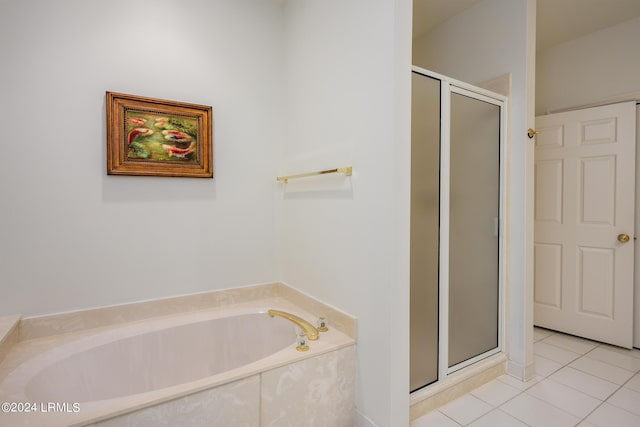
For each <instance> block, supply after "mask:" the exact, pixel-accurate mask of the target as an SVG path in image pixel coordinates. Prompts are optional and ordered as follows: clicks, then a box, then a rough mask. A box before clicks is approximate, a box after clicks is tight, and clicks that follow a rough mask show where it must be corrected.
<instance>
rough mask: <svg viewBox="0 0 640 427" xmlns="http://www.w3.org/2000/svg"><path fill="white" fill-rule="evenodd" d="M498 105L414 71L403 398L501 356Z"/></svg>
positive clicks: (476, 91)
mask: <svg viewBox="0 0 640 427" xmlns="http://www.w3.org/2000/svg"><path fill="white" fill-rule="evenodd" d="M505 103H506V99H505V98H504V97H503V96H501V95H498V94H494V93H492V92H489V91H486V90H483V89H480V88H476V87H474V86H471V85H468V84H465V83H461V82H458V81H455V80H453V79H449V78H447V77H445V76H441V75H438V74H435V73H432V72H430V71H427V70H424V69H421V68H418V67H414V69H413V77H412V134H411V306H410V308H411V319H410V322H411V323H410V324H411V335H410V340H411V349H410V391H411V392H413V391H416V390H419V389H421V388H423V387H425V386H427V385H429V384H432V383H434V382H437V381H438V380H442V379H444V378H446V376H447V375H450V374H452V373H453V372H455V371H458V370H460V369H462V368H464V367H466V366H469V365H471V364H473V363H475V362H477V361H479V360H482V359H484V358H486V357H489V356H491V355H493V354H496V353H499V352H500V351H501V346H502V309H501V300H502V282H503V276H504V274H503V262H502V261H501V254H502V241H503V238H502V237H503V236H502V234H503V233H502V230H503V228H504V227H503V218H504V215H503V203H502V200H503V195H504V188H503V187H504V185H503V184H504V179H503V174H504V170H505V168H504V158H505V156H504V153H503V147H504V144H503V138H504V124H505V114H506V110H505Z"/></svg>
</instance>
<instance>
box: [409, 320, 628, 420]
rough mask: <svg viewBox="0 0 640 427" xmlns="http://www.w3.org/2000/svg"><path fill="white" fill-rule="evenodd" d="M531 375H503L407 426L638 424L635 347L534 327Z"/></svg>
mask: <svg viewBox="0 0 640 427" xmlns="http://www.w3.org/2000/svg"><path fill="white" fill-rule="evenodd" d="M534 339H535V343H534V353H535V363H536V377H535V378H534V379H532V380H531V381H529V382H527V383H523V382H520V381H518V380H517V379H515V378H513V377H510V376H508V375H503V376H501V377H499V378H497V379H495V380H493V381H491V382H489V383H487V384H485V385H483V386H482V387H480V388H477V389H475V390H473V391H472V392H471V393H469V394H466V395H464V396H462V397H460V398H458V399H456V400H454V401H453V402H450V403H448V404H447V405H445V406H442V407H440V408H439V409H437V410H435V411H432V412H430V413H428V414H426V415H424V416H423V417H420V418H418V419H417V420H415V421H413V422H412V423H411V427H458V426H473V427H485V426H486V427H524V426H534V427H538V426H539V427H565V426H581V427H593V426H600V427H626V426H629V427H640V350H637V349H634V350H625V349H621V348H618V347H613V346H610V345H607V344H601V343H598V342H594V341H589V340H586V339H582V338H577V337H574V336H570V335H565V334H561V333H559V332H554V331H549V330H546V329H540V328H535V330H534Z"/></svg>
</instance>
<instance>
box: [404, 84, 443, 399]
mask: <svg viewBox="0 0 640 427" xmlns="http://www.w3.org/2000/svg"><path fill="white" fill-rule="evenodd" d="M440 85H441V83H440V80H437V79H434V78H430V77H426V76H423V75H420V74H416V73H413V81H412V98H411V99H412V101H411V104H412V105H411V107H412V108H411V111H412V113H411V261H410V262H411V285H410V286H411V304H410V312H411V319H410V322H411V328H410V329H411V331H410V340H411V345H410V389H411V391H414V390H417V389H419V388H422V387H424V386H426V385H428V384H431V383H432V382H434V381H437V380H438V259H439V255H438V251H439V245H438V233H439V218H440Z"/></svg>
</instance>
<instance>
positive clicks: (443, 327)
mask: <svg viewBox="0 0 640 427" xmlns="http://www.w3.org/2000/svg"><path fill="white" fill-rule="evenodd" d="M412 71H413V72H414V73H417V74H421V75H423V76H425V77H430V78H435V79H437V80H440V83H441V89H440V90H441V93H440V95H441V96H440V102H441V104H440V147H441V148H440V236H439V238H440V247H439V255H440V260H439V279H438V287H439V307H438V325H439V326H438V335H439V338H438V380H437V381H435V382H434V383H432V384H430V385H429V386H426V387H424V388H422V389H419V390H417V391H415V392H413V393H412V395H414V394H417V393H421V392H422V391H423V390H425V389H429V388H430V387H432V386H434V385H436V384H438V383H440V382H442V381H443V380H445V379H447V377H448V376H450V375H452V374H454V373H456V372H458V371H460V370H462V369H464V368H466V367H468V366H470V365H473V364H475V363H477V362H479V361H480V360H483V359H486V358H488V357H491V356H493V355H496V354H500V353H504V348H505V334H506V316H505V314H506V312H507V311H506V289H507V286H508V277H509V276H508V265H509V259H508V254H509V251H508V241H509V239H508V229H509V227H508V223H509V221H508V209H507V206H508V205H509V203H508V202H509V200H508V194H509V193H508V185H507V183H508V176H509V175H508V162H507V159H508V154H509V153H508V144H507V141H508V140H507V131H508V129H507V123H508V116H507V114H508V99H507V97H506V96H503V95H500V94H498V93H495V92H491V91H489V90H486V89H483V88H479V87H477V86H473V85H471V84H468V83H464V82H461V81H458V80H455V79H452V78H450V77H447V76H443V75H441V74H438V73H434V72H432V71H429V70H426V69H424V68H421V67H417V66H413V67H412ZM452 93H457V94H460V95H464V96H469V97H471V98H474V99H477V100H480V101H484V102H488V103H490V104H494V105H497V106H499V107H500V141H499V143H500V192H499V194H500V207H499V215H500V219H499V223H498V232H499V240H498V241H499V255H498V260H499V273H498V286H499V288H498V298H499V302H498V345H497V347H496V348H494V349H491V350H489V351H487V352H485V353H482V354H480V355H477V356H475V357H473V358H471V359H468V360H465V361H464V362H461V363H458V364H457V365H454V366H451V367H449V366H448V360H449V358H448V354H449V351H448V350H449V334H448V332H449V295H448V291H449V212H450V205H449V202H450V200H449V186H450V172H451V168H450V156H449V154H450V142H451V141H450V136H451V129H450V121H451V94H452Z"/></svg>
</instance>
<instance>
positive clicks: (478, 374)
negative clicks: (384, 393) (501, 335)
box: [409, 353, 507, 421]
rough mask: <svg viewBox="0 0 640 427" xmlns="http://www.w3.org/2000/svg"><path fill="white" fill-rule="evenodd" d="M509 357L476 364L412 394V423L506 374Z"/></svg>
mask: <svg viewBox="0 0 640 427" xmlns="http://www.w3.org/2000/svg"><path fill="white" fill-rule="evenodd" d="M506 362H507V357H506V356H505V355H504V354H502V353H501V354H497V355H495V356H492V357H490V358H488V359H485V360H483V361H480V362H478V363H475V364H474V365H471V366H469V367H468V368H465V369H463V370H461V371H459V372H456V373H455V374H453V375H451V376H449V377H448V378H447V379H445V380H443V381H440V382H438V383H436V384H433V385H431V386H428V387H426V388H425V389H423V390H419V391H417V392H414V393H412V394H411V407H410V411H409V419H410V420H411V421H413V420H415V419H417V418H420V417H421V416H423V415H425V414H427V413H428V412H431V411H433V410H434V409H437V408H439V407H440V406H442V405H445V404H447V403H449V402H451V401H452V400H455V399H457V398H458V397H460V396H462V395H464V394H466V393H469V392H470V391H471V390H474V389H476V388H478V387H480V386H481V385H483V384H486V383H488V382H489V381H491V380H494V379H495V378H497V377H499V376H500V375H502V374H504V373H505V369H506Z"/></svg>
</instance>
